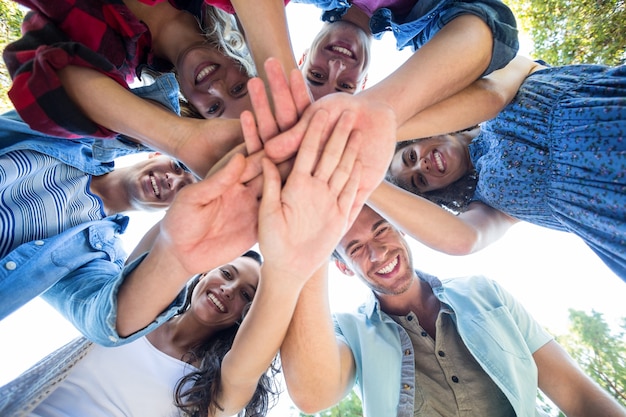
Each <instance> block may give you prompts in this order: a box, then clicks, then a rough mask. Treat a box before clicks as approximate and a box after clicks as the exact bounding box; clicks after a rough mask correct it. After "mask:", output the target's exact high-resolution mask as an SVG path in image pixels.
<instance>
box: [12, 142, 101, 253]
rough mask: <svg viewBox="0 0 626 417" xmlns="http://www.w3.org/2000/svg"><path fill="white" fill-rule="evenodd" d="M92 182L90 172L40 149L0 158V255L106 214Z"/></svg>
mask: <svg viewBox="0 0 626 417" xmlns="http://www.w3.org/2000/svg"><path fill="white" fill-rule="evenodd" d="M90 182H91V176H90V175H86V174H85V173H84V172H82V171H80V170H78V169H76V168H73V167H71V166H69V165H66V164H64V163H62V162H60V161H59V160H58V159H56V158H53V157H50V156H48V155H44V154H42V153H39V152H36V151H29V150H23V151H13V152H9V153H7V154H6V155H4V156H3V157H2V158H0V258H1V257H4V256H5V255H6V254H8V253H9V252H10V251H12V250H13V249H14V248H16V247H17V246H19V245H21V244H22V243H25V242H30V241H33V240H38V239H45V238H48V237H50V236H54V235H56V234H58V233H61V232H63V231H64V230H66V229H68V228H70V227H73V226H76V225H78V224H81V223H84V222H87V221H90V220H99V219H102V218H104V217H105V213H104V207H103V204H102V200H100V198H99V197H97V196H95V195H93V194H92V193H91V192H90V191H89V184H90Z"/></svg>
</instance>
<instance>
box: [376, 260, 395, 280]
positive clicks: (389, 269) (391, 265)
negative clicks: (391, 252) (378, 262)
mask: <svg viewBox="0 0 626 417" xmlns="http://www.w3.org/2000/svg"><path fill="white" fill-rule="evenodd" d="M398 258H399V256H397V255H396V256H395V257H394V258H393V259H392V260H391V262H389V263H388V264H387V265H385V266H383V267H382V268H380V269H379V270H378V271H376V274H377V275H387V274H389V273H390V272H392V271H393V270H394V269H395V268H396V266H398V262H399V259H398Z"/></svg>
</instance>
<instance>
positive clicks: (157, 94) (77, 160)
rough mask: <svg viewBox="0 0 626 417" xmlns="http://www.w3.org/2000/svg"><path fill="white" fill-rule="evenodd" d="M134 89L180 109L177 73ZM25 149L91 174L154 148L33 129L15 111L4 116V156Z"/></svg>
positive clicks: (0, 137) (0, 149)
mask: <svg viewBox="0 0 626 417" xmlns="http://www.w3.org/2000/svg"><path fill="white" fill-rule="evenodd" d="M132 91H133V93H134V94H136V95H137V96H139V97H142V98H144V99H151V100H155V101H158V102H159V103H161V104H163V105H164V106H166V107H167V108H168V109H170V110H171V111H173V112H176V113H177V114H178V113H179V112H180V107H179V103H178V83H177V81H176V78H175V76H174V74H165V75H162V76H160V77H158V78H157V79H156V80H155V82H154V83H153V84H150V85H148V86H145V87H138V88H135V89H133V90H132ZM24 149H28V150H34V151H38V152H41V153H43V154H46V155H50V156H53V157H55V158H57V159H59V160H60V161H62V162H64V163H65V164H67V165H70V166H72V167H74V168H77V169H79V170H81V171H83V172H85V173H87V174H91V175H103V174H106V173H108V172H110V171H112V170H113V167H114V164H113V161H114V160H115V158H118V157H121V156H124V155H130V154H135V153H138V152H146V151H149V150H150V149H149V148H147V147H145V146H143V145H141V144H138V143H135V142H132V141H130V140H128V139H126V138H125V137H123V136H122V135H120V136H118V138H117V139H96V138H84V139H80V140H70V139H65V138H57V137H54V136H49V135H46V134H43V133H41V132H39V131H36V130H33V129H31V128H30V127H29V126H28V125H27V124H26V123H25V122H23V121H22V120H21V119H20V117H19V115H18V114H17V112H16V111H14V110H12V111H9V112H7V113H5V114H3V115H1V116H0V156H1V155H4V154H5V153H7V152H11V151H15V150H24Z"/></svg>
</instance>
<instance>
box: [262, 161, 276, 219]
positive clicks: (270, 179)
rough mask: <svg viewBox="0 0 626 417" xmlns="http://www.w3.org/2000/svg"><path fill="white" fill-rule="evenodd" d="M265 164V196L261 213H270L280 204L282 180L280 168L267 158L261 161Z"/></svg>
mask: <svg viewBox="0 0 626 417" xmlns="http://www.w3.org/2000/svg"><path fill="white" fill-rule="evenodd" d="M261 165H262V166H263V196H262V197H261V206H260V208H259V215H261V214H269V213H272V212H273V211H274V210H276V208H277V207H279V206H280V190H281V181H280V174H279V173H278V168H276V166H275V165H274V164H273V163H272V161H270V160H269V159H267V158H263V160H262V161H261Z"/></svg>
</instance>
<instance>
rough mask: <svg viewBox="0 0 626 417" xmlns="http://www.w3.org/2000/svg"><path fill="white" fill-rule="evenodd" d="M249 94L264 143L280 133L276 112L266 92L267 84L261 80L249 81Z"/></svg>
mask: <svg viewBox="0 0 626 417" xmlns="http://www.w3.org/2000/svg"><path fill="white" fill-rule="evenodd" d="M248 94H249V95H250V103H251V104H252V111H253V112H254V116H255V119H256V123H257V126H258V127H257V129H258V134H259V137H260V138H261V140H262V141H263V143H265V142H266V141H268V140H270V139H271V138H273V137H274V136H276V135H277V134H278V133H279V129H278V125H277V124H276V120H275V119H274V112H273V111H272V106H271V105H270V101H269V99H268V97H267V92H266V91H265V83H264V82H263V80H261V79H260V78H256V77H255V78H251V79H250V80H249V81H248Z"/></svg>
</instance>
